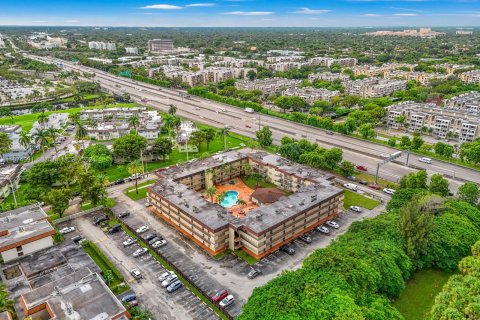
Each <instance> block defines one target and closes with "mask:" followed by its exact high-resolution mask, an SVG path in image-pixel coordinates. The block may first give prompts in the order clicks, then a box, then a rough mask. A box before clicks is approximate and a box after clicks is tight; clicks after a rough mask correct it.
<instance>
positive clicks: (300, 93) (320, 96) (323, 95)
mask: <svg viewBox="0 0 480 320" xmlns="http://www.w3.org/2000/svg"><path fill="white" fill-rule="evenodd" d="M339 94H340V92H339V91H332V90H327V89H323V88H312V87H304V88H294V89H287V90H285V91H283V92H282V95H283V96H289V97H300V98H302V99H304V100H305V101H306V102H308V103H309V104H313V103H314V102H315V101H318V100H327V101H330V99H331V98H333V97H335V96H338V95H339Z"/></svg>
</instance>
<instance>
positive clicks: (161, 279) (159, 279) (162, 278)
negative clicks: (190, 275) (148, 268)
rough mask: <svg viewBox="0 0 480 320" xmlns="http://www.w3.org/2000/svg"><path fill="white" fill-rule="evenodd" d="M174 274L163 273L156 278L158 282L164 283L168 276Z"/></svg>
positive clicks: (169, 272)
mask: <svg viewBox="0 0 480 320" xmlns="http://www.w3.org/2000/svg"><path fill="white" fill-rule="evenodd" d="M174 274H175V272H173V271H167V272H164V273H162V274H161V275H160V276H159V277H158V281H160V282H163V281H165V279H167V278H168V277H169V276H171V275H174Z"/></svg>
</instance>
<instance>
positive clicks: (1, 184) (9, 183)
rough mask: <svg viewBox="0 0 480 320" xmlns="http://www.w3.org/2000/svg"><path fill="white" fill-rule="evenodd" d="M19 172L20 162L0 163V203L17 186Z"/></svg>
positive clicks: (20, 171) (20, 169) (20, 170)
mask: <svg viewBox="0 0 480 320" xmlns="http://www.w3.org/2000/svg"><path fill="white" fill-rule="evenodd" d="M21 173H22V165H21V164H12V165H0V203H1V202H2V201H3V200H4V199H6V198H7V197H8V196H9V195H10V194H11V193H12V190H16V189H17V188H18V182H19V181H20V175H21Z"/></svg>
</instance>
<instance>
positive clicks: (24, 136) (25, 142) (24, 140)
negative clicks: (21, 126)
mask: <svg viewBox="0 0 480 320" xmlns="http://www.w3.org/2000/svg"><path fill="white" fill-rule="evenodd" d="M18 142H19V143H20V145H21V146H22V147H24V148H25V149H26V150H28V149H30V144H31V143H32V137H31V136H30V135H29V134H28V133H27V132H25V131H22V132H20V137H19V139H18Z"/></svg>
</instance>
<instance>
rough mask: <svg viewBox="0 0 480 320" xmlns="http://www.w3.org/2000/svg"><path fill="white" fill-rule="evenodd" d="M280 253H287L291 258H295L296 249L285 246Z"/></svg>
mask: <svg viewBox="0 0 480 320" xmlns="http://www.w3.org/2000/svg"><path fill="white" fill-rule="evenodd" d="M280 251H282V252H285V253H286V254H288V255H290V256H293V255H294V254H295V249H293V248H292V247H291V246H289V245H288V244H284V245H283V246H281V247H280Z"/></svg>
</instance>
